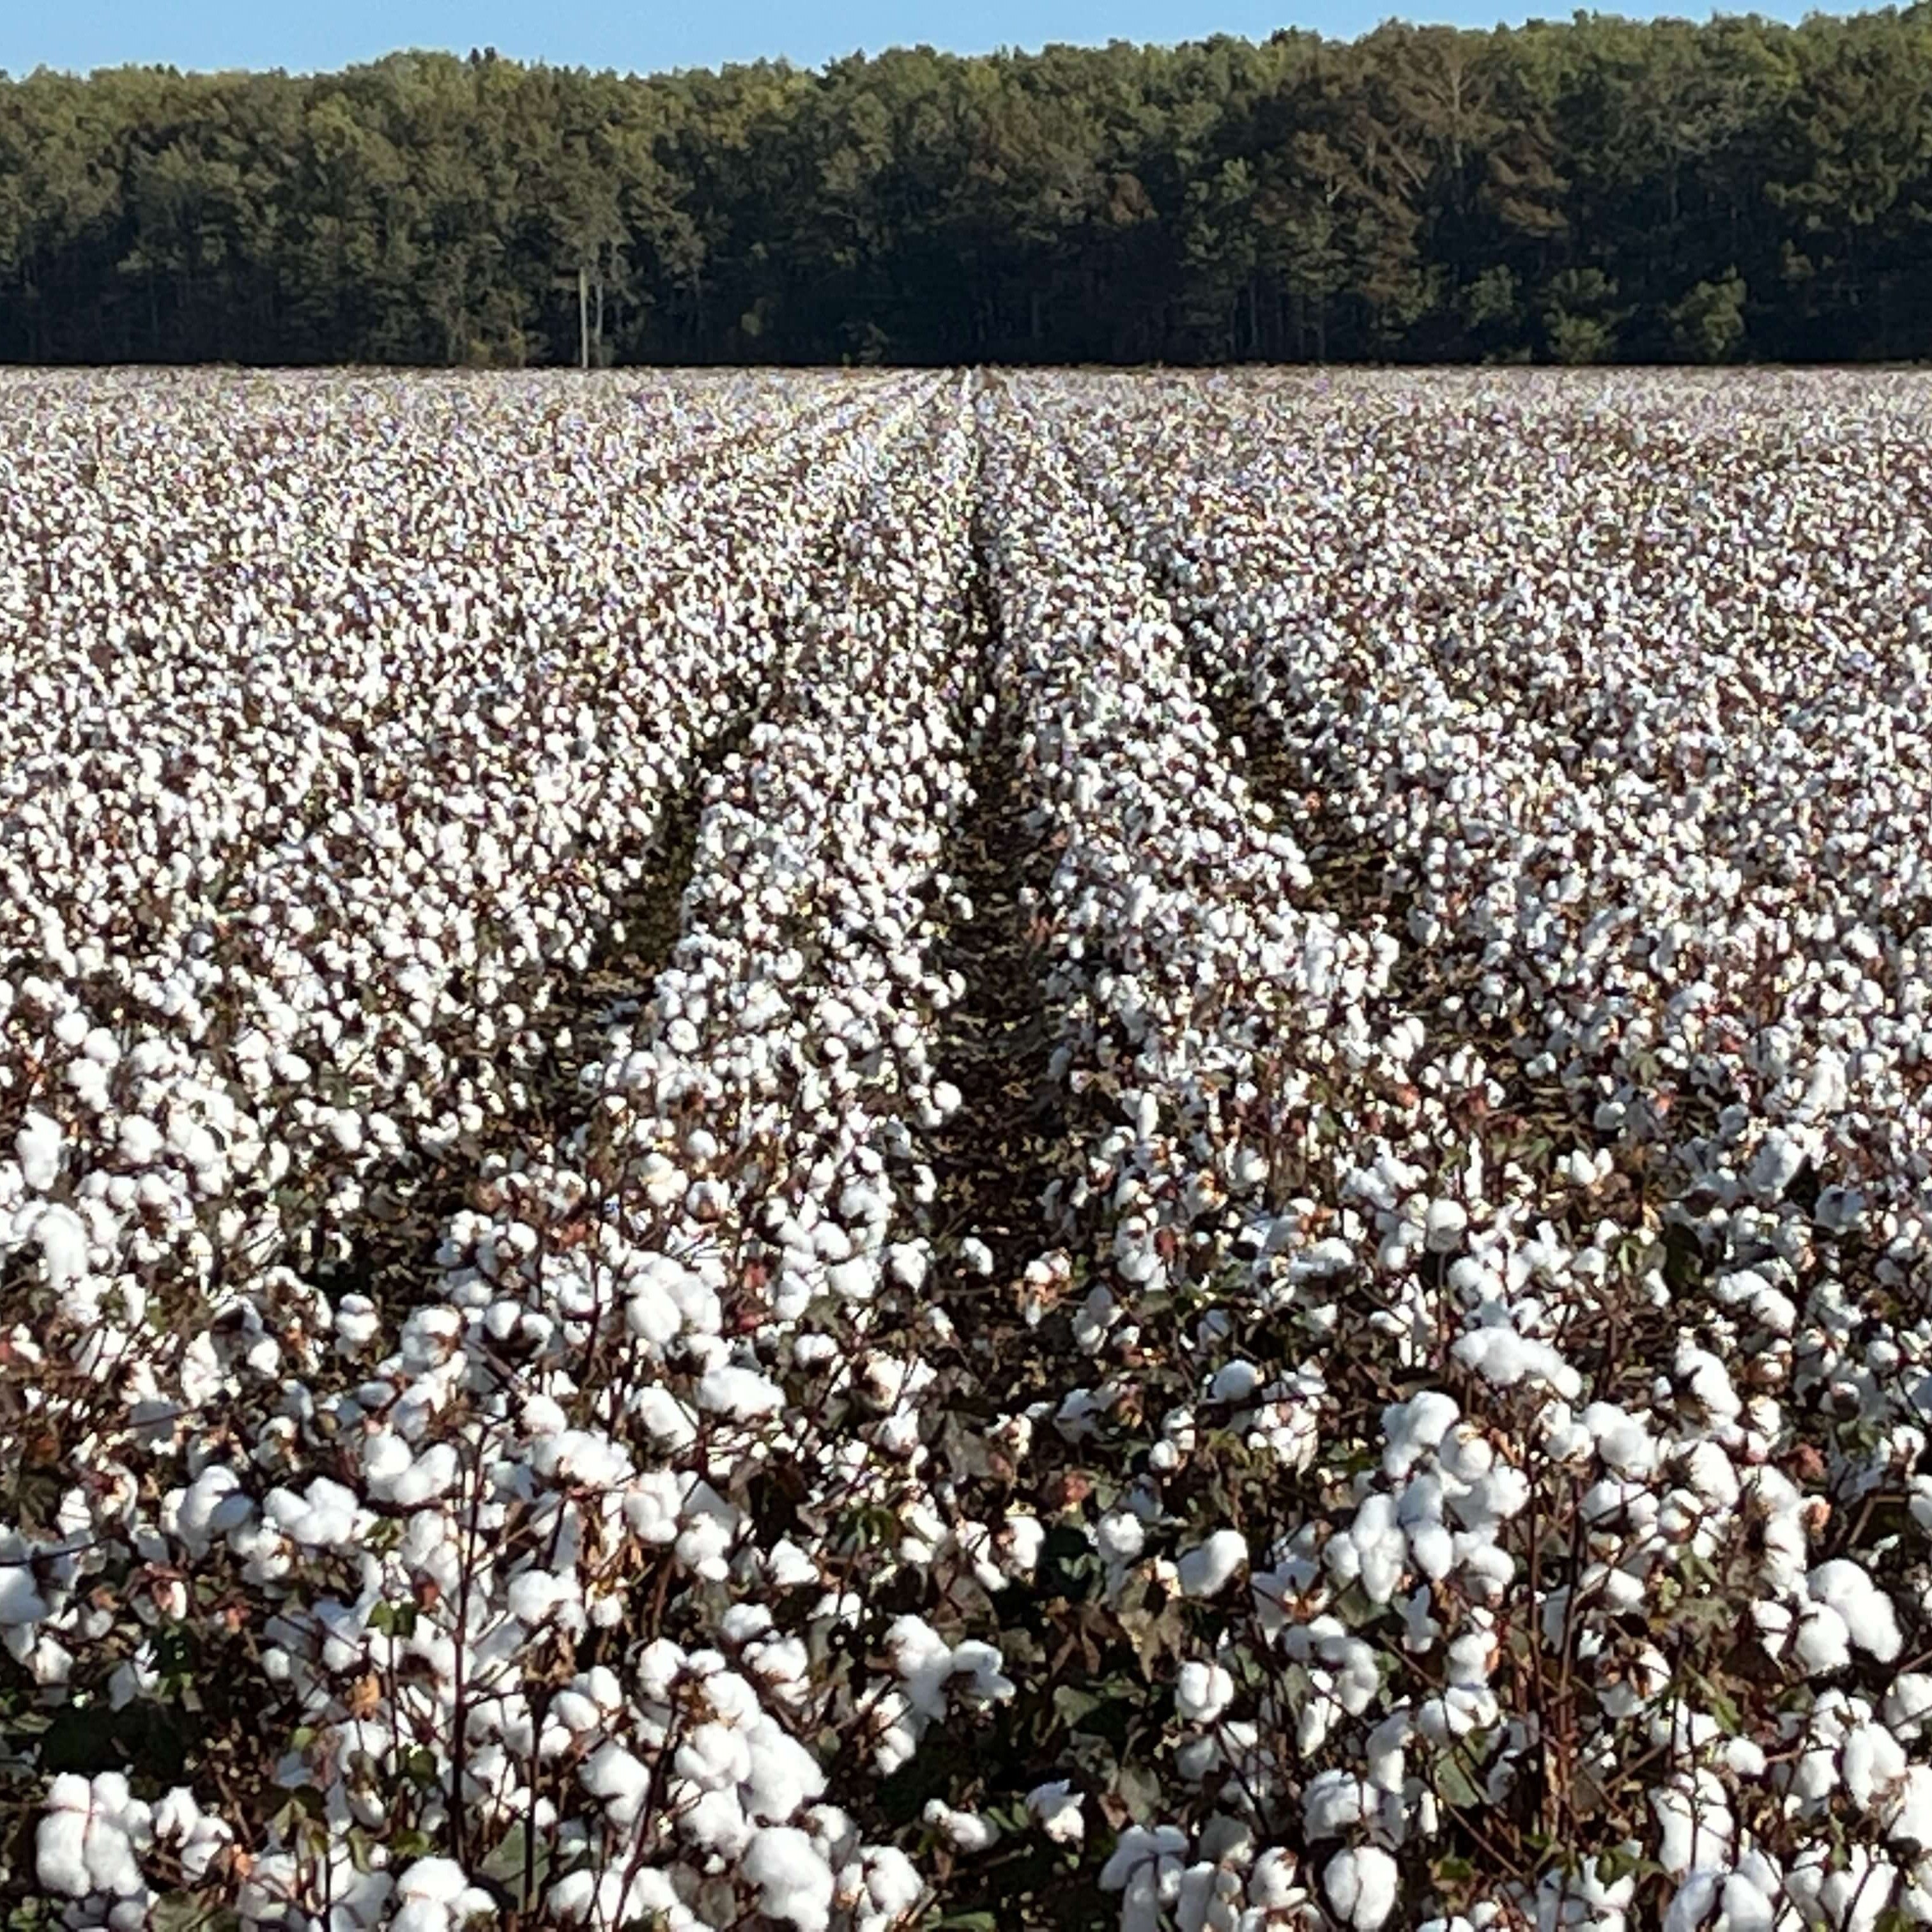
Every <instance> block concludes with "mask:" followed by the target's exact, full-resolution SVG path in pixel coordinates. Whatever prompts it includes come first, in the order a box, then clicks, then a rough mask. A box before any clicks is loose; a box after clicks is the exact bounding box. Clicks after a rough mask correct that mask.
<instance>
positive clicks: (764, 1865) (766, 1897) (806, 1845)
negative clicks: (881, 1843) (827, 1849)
mask: <svg viewBox="0 0 1932 1932" xmlns="http://www.w3.org/2000/svg"><path fill="white" fill-rule="evenodd" d="M739 1870H741V1871H742V1873H743V1875H744V1877H745V1882H747V1883H748V1884H750V1885H755V1886H756V1887H757V1889H758V1894H759V1898H758V1906H759V1909H760V1911H762V1912H763V1913H764V1914H765V1915H766V1917H767V1918H777V1919H781V1920H783V1921H784V1922H785V1923H786V1924H790V1925H795V1926H796V1927H798V1928H799V1932H826V1927H827V1926H828V1925H829V1924H830V1923H831V1922H832V1891H833V1889H834V1886H833V1880H832V1871H831V1868H830V1867H829V1866H828V1865H827V1864H826V1862H825V1861H824V1859H823V1858H822V1857H821V1856H820V1854H819V1850H818V1848H817V1846H816V1845H814V1843H812V1841H811V1839H810V1838H808V1837H807V1836H806V1835H805V1833H804V1832H801V1831H799V1830H798V1829H796V1827H795V1826H790V1825H767V1826H763V1827H762V1828H761V1829H760V1830H759V1831H757V1832H755V1833H754V1834H753V1835H752V1838H751V1844H750V1846H748V1849H746V1851H745V1856H744V1861H743V1863H742V1865H741V1866H740V1867H739Z"/></svg>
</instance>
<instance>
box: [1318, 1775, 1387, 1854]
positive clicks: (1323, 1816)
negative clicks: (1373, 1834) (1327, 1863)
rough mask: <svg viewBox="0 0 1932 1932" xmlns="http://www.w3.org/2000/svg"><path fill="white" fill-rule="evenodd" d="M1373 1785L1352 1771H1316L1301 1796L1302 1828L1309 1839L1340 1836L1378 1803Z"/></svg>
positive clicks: (1378, 1797)
mask: <svg viewBox="0 0 1932 1932" xmlns="http://www.w3.org/2000/svg"><path fill="white" fill-rule="evenodd" d="M1381 1802H1382V1800H1381V1797H1380V1795H1379V1793H1377V1792H1376V1790H1375V1788H1374V1787H1373V1786H1372V1785H1370V1784H1367V1783H1366V1782H1364V1781H1363V1780H1362V1779H1361V1778H1357V1777H1356V1776H1355V1775H1353V1773H1352V1772H1346V1771H1340V1770H1335V1769H1330V1770H1328V1771H1325V1772H1319V1773H1318V1774H1317V1775H1316V1776H1315V1777H1314V1778H1311V1779H1310V1781H1309V1783H1308V1788H1307V1790H1305V1791H1304V1793H1302V1796H1301V1818H1302V1827H1303V1829H1304V1831H1306V1832H1307V1835H1308V1836H1309V1838H1310V1840H1311V1841H1319V1840H1321V1839H1323V1838H1342V1837H1343V1836H1344V1835H1346V1834H1347V1833H1348V1832H1351V1831H1352V1830H1353V1829H1355V1826H1358V1825H1359V1824H1360V1823H1361V1822H1362V1820H1364V1818H1368V1817H1373V1816H1374V1815H1375V1814H1376V1811H1377V1809H1378V1808H1379V1806H1380V1805H1381Z"/></svg>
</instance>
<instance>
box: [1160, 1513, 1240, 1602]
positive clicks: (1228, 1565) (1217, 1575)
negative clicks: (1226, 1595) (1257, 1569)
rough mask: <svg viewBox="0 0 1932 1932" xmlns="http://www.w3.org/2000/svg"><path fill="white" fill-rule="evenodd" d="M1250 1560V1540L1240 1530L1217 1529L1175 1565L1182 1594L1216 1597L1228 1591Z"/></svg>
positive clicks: (1185, 1553) (1188, 1551)
mask: <svg viewBox="0 0 1932 1932" xmlns="http://www.w3.org/2000/svg"><path fill="white" fill-rule="evenodd" d="M1247 1560H1248V1540H1247V1538H1246V1537H1244V1535H1242V1534H1241V1532H1240V1531H1239V1530H1238V1529H1217V1531H1215V1532H1214V1535H1212V1536H1211V1537H1209V1538H1208V1540H1207V1541H1206V1542H1205V1543H1202V1544H1196V1546H1195V1547H1194V1548H1193V1549H1192V1550H1187V1551H1186V1552H1184V1553H1183V1555H1182V1556H1181V1559H1180V1561H1179V1562H1178V1563H1177V1564H1176V1565H1175V1572H1176V1574H1177V1576H1178V1580H1179V1581H1180V1584H1181V1591H1182V1593H1183V1594H1184V1595H1187V1596H1190V1597H1212V1596H1214V1595H1217V1594H1218V1593H1219V1592H1220V1591H1222V1590H1223V1589H1226V1587H1227V1586H1228V1584H1229V1582H1230V1581H1231V1580H1232V1578H1233V1577H1235V1574H1236V1573H1237V1572H1238V1571H1239V1570H1240V1569H1241V1568H1242V1566H1243V1565H1244V1564H1245V1563H1246V1562H1247Z"/></svg>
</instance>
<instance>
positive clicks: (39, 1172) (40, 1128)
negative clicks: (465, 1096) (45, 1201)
mask: <svg viewBox="0 0 1932 1932" xmlns="http://www.w3.org/2000/svg"><path fill="white" fill-rule="evenodd" d="M13 1151H14V1154H16V1155H17V1157H18V1158H19V1160H20V1176H21V1178H22V1179H23V1180H24V1181H26V1184H27V1185H28V1187H30V1188H31V1189H32V1190H34V1193H36V1194H44V1193H46V1192H47V1190H49V1188H50V1187H52V1186H53V1184H54V1182H55V1180H56V1179H57V1178H58V1177H59V1174H60V1160H61V1130H60V1124H59V1123H58V1121H53V1120H50V1119H49V1118H48V1117H47V1115H45V1114H42V1113H38V1112H33V1111H31V1110H30V1111H29V1112H28V1114H27V1115H26V1118H25V1120H24V1121H23V1122H22V1123H21V1126H20V1132H19V1133H17V1134H16V1135H15V1136H13Z"/></svg>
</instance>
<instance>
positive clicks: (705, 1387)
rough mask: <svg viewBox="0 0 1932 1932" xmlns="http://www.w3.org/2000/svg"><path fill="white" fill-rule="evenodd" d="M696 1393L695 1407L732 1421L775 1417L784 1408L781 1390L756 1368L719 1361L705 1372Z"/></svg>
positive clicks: (749, 1420)
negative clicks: (726, 1417)
mask: <svg viewBox="0 0 1932 1932" xmlns="http://www.w3.org/2000/svg"><path fill="white" fill-rule="evenodd" d="M696 1394H697V1402H698V1406H700V1408H703V1409H710V1410H712V1412H714V1413H715V1414H718V1415H727V1416H729V1417H730V1418H731V1419H732V1421H734V1422H751V1421H756V1420H757V1418H759V1417H760V1416H763V1415H775V1414H776V1413H777V1412H778V1410H780V1409H782V1408H784V1391H783V1390H782V1389H781V1388H779V1387H778V1385H777V1384H776V1383H775V1382H772V1381H771V1380H770V1379H769V1377H767V1376H762V1375H760V1373H758V1372H757V1370H755V1369H747V1368H742V1367H739V1366H738V1365H736V1364H734V1363H730V1362H721V1363H720V1364H718V1366H717V1367H715V1368H713V1369H709V1370H706V1372H705V1373H704V1376H703V1378H702V1379H700V1382H699V1383H698V1385H697V1391H696Z"/></svg>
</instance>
